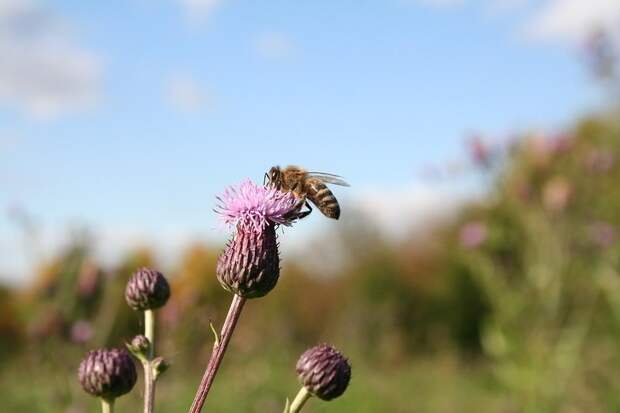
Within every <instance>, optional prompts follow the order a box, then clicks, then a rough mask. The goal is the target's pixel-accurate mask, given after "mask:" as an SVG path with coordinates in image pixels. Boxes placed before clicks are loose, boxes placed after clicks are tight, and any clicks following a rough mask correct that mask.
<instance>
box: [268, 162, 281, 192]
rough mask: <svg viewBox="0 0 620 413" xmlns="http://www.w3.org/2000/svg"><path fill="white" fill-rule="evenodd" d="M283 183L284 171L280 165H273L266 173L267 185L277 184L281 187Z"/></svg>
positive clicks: (276, 185) (277, 186)
mask: <svg viewBox="0 0 620 413" xmlns="http://www.w3.org/2000/svg"><path fill="white" fill-rule="evenodd" d="M281 184H282V171H281V170H280V167H279V166H272V167H271V169H269V172H267V173H266V174H265V185H269V186H275V187H276V188H279V187H280V185H281Z"/></svg>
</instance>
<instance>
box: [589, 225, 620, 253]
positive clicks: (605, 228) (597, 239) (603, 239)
mask: <svg viewBox="0 0 620 413" xmlns="http://www.w3.org/2000/svg"><path fill="white" fill-rule="evenodd" d="M588 235H589V237H590V240H591V241H592V242H593V243H594V244H596V245H598V246H599V247H601V248H608V247H611V246H612V245H613V244H615V242H616V241H617V239H618V232H617V230H616V227H614V226H613V225H612V224H610V223H609V222H605V221H595V222H593V223H591V224H590V226H589V228H588Z"/></svg>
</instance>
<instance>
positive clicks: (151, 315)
mask: <svg viewBox="0 0 620 413" xmlns="http://www.w3.org/2000/svg"><path fill="white" fill-rule="evenodd" d="M144 335H145V336H146V338H148V339H149V342H150V343H151V345H150V349H149V360H150V359H152V358H153V355H154V354H155V312H154V311H153V310H150V309H149V310H145V311H144Z"/></svg>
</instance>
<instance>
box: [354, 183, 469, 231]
mask: <svg viewBox="0 0 620 413" xmlns="http://www.w3.org/2000/svg"><path fill="white" fill-rule="evenodd" d="M472 197H473V195H472V194H471V193H469V194H462V193H459V192H458V191H455V190H454V188H444V189H441V188H438V187H431V186H429V185H417V186H411V187H403V188H396V189H392V190H385V189H380V188H379V189H368V190H366V191H364V192H362V193H359V194H357V195H356V196H355V200H354V204H355V205H356V206H357V207H358V208H359V209H360V210H361V211H362V212H363V213H364V214H365V215H366V216H368V217H370V218H372V219H373V221H374V222H375V224H377V226H378V228H381V229H382V230H383V231H385V234H386V235H388V236H389V237H390V238H400V237H402V236H406V235H408V234H410V233H411V231H415V230H418V229H421V228H423V227H425V226H428V225H429V224H432V223H434V222H438V221H441V220H443V219H446V218H447V217H449V216H450V215H451V214H453V213H454V212H456V211H457V210H458V208H459V207H460V206H461V205H463V204H464V202H465V201H466V200H470V199H472Z"/></svg>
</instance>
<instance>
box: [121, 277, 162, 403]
mask: <svg viewBox="0 0 620 413" xmlns="http://www.w3.org/2000/svg"><path fill="white" fill-rule="evenodd" d="M169 298H170V285H169V284H168V281H167V280H166V278H165V277H164V276H163V274H161V273H160V272H158V271H154V270H151V269H149V268H140V269H139V270H138V271H136V272H135V273H134V274H133V275H132V276H131V278H130V279H129V281H128V282H127V287H126V288H125V300H126V301H127V304H129V306H130V307H131V308H132V309H134V310H136V311H142V312H143V313H144V334H140V335H138V336H136V337H134V338H133V340H131V342H130V343H127V348H128V349H129V350H130V351H131V352H132V353H133V355H134V356H136V358H138V360H140V361H141V362H142V366H143V368H144V413H152V412H153V409H154V403H155V382H156V381H157V378H158V377H159V374H161V373H162V372H163V371H164V370H166V369H167V367H168V364H167V363H166V362H165V360H163V359H162V358H161V357H155V312H154V311H155V310H156V309H158V308H160V307H163V306H164V305H165V304H166V302H167V301H168V299H169Z"/></svg>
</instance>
